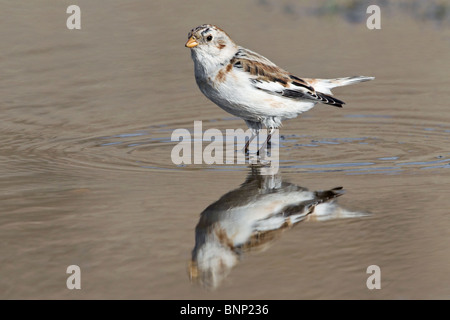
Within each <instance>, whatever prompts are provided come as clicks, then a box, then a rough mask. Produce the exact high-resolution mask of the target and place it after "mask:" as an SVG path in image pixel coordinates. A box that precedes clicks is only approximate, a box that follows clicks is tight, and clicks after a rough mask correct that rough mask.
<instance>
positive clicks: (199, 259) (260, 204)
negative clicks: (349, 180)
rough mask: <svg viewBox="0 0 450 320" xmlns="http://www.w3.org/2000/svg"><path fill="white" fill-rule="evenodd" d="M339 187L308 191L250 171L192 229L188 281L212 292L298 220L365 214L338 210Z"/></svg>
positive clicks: (274, 177) (279, 178) (255, 171)
mask: <svg viewBox="0 0 450 320" xmlns="http://www.w3.org/2000/svg"><path fill="white" fill-rule="evenodd" d="M343 193H344V191H343V190H342V187H338V188H334V189H330V190H326V191H308V190H307V189H305V188H302V187H299V186H296V185H294V184H291V183H288V182H283V181H282V180H281V177H280V176H279V175H267V176H263V175H260V174H259V170H258V169H257V168H255V167H252V170H251V172H250V173H249V175H248V177H247V179H246V181H245V182H244V183H243V184H242V185H241V186H240V187H239V188H237V189H235V190H232V191H230V192H228V193H227V194H225V195H223V196H222V197H221V198H220V199H219V200H217V201H216V202H214V203H213V204H211V205H210V206H208V207H207V208H206V209H205V210H204V211H203V212H202V213H201V216H200V220H199V222H198V224H197V227H196V228H195V247H194V249H193V251H192V260H191V262H190V266H189V273H190V277H191V280H194V281H198V282H200V284H201V285H202V286H204V287H206V288H208V289H214V288H216V287H217V286H218V285H219V284H220V283H221V282H222V280H223V279H225V278H226V277H227V275H228V274H229V272H230V271H231V269H232V268H233V267H234V266H235V265H236V264H237V263H238V262H239V259H240V257H241V255H242V253H243V252H245V251H249V250H254V249H258V250H261V249H265V248H266V247H267V245H268V244H269V243H270V242H271V241H272V240H274V239H276V238H277V237H278V236H280V234H281V233H282V232H283V231H285V230H287V229H289V228H291V227H292V226H294V225H295V224H297V223H299V222H300V221H304V220H310V219H315V220H319V221H321V220H328V219H332V218H348V217H359V216H363V215H365V214H363V213H359V212H350V211H348V210H345V209H343V208H341V207H339V206H338V205H337V204H336V203H335V201H334V200H335V198H337V197H339V196H341V195H342V194H343Z"/></svg>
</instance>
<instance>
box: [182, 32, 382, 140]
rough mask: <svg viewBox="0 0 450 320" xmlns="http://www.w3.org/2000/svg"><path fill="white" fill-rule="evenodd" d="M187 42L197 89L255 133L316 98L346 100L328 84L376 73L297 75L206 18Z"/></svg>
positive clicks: (308, 106) (311, 104) (331, 101)
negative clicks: (332, 76) (328, 76)
mask: <svg viewBox="0 0 450 320" xmlns="http://www.w3.org/2000/svg"><path fill="white" fill-rule="evenodd" d="M186 47H188V48H190V49H191V54H192V59H193V60H194V65H195V80H196V81H197V85H198V86H199V88H200V90H201V92H202V93H203V94H204V95H205V96H206V97H207V98H209V99H210V100H211V101H212V102H214V103H215V104H217V105H218V106H219V107H221V108H222V109H223V110H225V111H227V112H229V113H231V114H232V115H234V116H237V117H240V118H242V119H243V120H244V121H245V122H246V124H247V126H248V127H249V128H251V129H252V132H253V137H254V136H255V135H256V134H257V133H258V131H259V130H260V129H261V128H262V125H264V126H265V127H266V128H267V129H269V136H268V139H270V132H272V131H273V129H276V128H279V127H280V126H281V122H282V121H283V120H286V119H291V118H295V117H297V116H298V115H299V114H301V113H303V112H306V111H308V110H310V109H311V108H313V107H314V106H315V105H316V104H317V103H324V104H328V105H332V106H335V107H342V105H343V104H344V102H343V101H342V100H339V99H337V98H334V97H333V96H332V93H331V91H330V89H332V88H334V87H340V86H346V85H349V84H354V83H358V82H363V81H369V80H372V79H374V77H364V76H354V77H345V78H337V79H310V78H300V77H297V76H295V75H293V74H291V73H289V72H287V71H285V70H283V69H282V68H280V67H278V66H277V65H276V64H274V63H273V62H271V61H270V60H269V59H267V58H265V57H263V56H262V55H260V54H258V53H256V52H253V51H251V50H248V49H245V48H243V47H241V46H238V45H237V44H236V43H234V41H233V40H231V38H230V37H229V36H228V34H227V33H226V32H225V31H223V30H222V29H220V28H219V27H217V26H214V25H210V24H204V25H201V26H198V27H196V28H194V29H192V30H191V31H190V32H189V34H188V41H187V42H186ZM253 137H252V138H253ZM247 148H248V143H247V145H246V149H247Z"/></svg>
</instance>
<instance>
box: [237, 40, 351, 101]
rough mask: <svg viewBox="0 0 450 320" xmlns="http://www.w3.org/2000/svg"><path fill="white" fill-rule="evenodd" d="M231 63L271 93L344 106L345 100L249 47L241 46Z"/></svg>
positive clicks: (258, 85)
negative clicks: (279, 65)
mask: <svg viewBox="0 0 450 320" xmlns="http://www.w3.org/2000/svg"><path fill="white" fill-rule="evenodd" d="M230 64H231V65H232V66H233V68H234V69H235V70H236V71H238V72H243V73H244V74H245V75H246V76H247V77H248V78H249V81H251V83H252V85H253V86H254V87H255V88H256V89H259V90H263V91H265V92H267V93H269V94H274V95H278V96H283V97H286V98H290V99H294V100H310V101H315V102H321V103H325V104H329V105H333V106H336V107H342V105H343V104H344V102H343V101H341V100H339V99H336V98H334V97H332V96H330V95H327V94H324V93H321V92H318V91H316V90H315V89H314V87H313V86H312V85H311V84H310V83H309V82H308V81H306V80H304V79H301V78H299V77H296V76H294V75H292V74H290V73H289V72H287V71H285V70H283V69H281V68H280V67H278V66H277V65H275V64H274V63H273V62H271V61H270V60H269V59H267V58H265V57H263V56H261V55H259V54H257V53H255V52H253V51H250V50H247V49H243V48H240V49H239V50H238V52H237V53H236V54H235V56H234V57H233V58H232V59H231V61H230Z"/></svg>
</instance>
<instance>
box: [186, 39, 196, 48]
mask: <svg viewBox="0 0 450 320" xmlns="http://www.w3.org/2000/svg"><path fill="white" fill-rule="evenodd" d="M185 46H186V47H188V48H193V47H196V46H198V42H197V41H196V40H195V38H194V37H190V38H189V40H188V41H187V42H186V44H185Z"/></svg>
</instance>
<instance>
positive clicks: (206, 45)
mask: <svg viewBox="0 0 450 320" xmlns="http://www.w3.org/2000/svg"><path fill="white" fill-rule="evenodd" d="M185 46H186V47H188V48H190V49H191V51H192V55H193V57H194V56H196V57H197V58H200V59H203V60H212V59H213V60H226V59H231V57H232V56H233V55H234V54H235V53H236V51H237V45H236V44H235V43H234V42H233V40H231V38H230V37H229V36H228V34H227V33H226V32H225V31H223V30H222V29H220V28H219V27H217V26H214V25H211V24H203V25H201V26H198V27H196V28H194V29H192V30H191V31H190V32H189V34H188V41H187V42H186V44H185Z"/></svg>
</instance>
